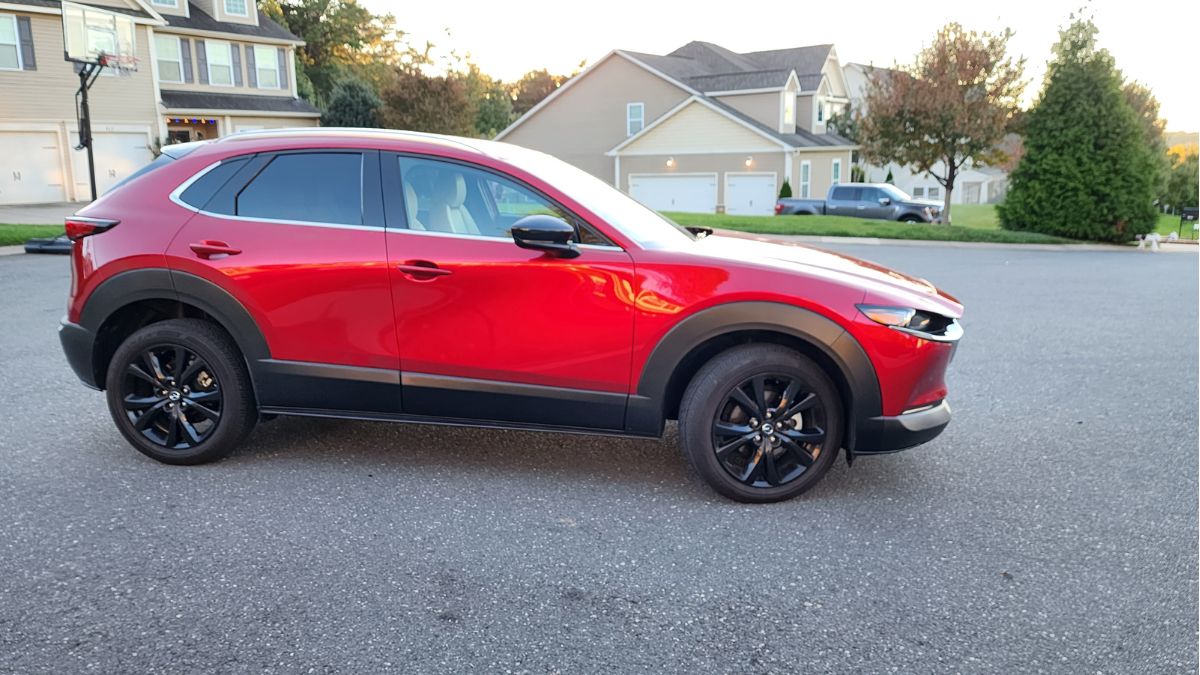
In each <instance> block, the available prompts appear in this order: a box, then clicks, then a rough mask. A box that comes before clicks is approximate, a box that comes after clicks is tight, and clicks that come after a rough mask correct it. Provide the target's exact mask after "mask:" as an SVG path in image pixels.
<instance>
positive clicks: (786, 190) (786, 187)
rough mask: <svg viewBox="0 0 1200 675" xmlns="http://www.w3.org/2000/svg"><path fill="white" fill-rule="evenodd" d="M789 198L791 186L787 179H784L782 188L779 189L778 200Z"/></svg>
mask: <svg viewBox="0 0 1200 675" xmlns="http://www.w3.org/2000/svg"><path fill="white" fill-rule="evenodd" d="M791 196H792V184H791V183H789V182H788V179H786V178H784V179H783V186H782V187H780V188H779V198H780V199H787V198H789V197H791Z"/></svg>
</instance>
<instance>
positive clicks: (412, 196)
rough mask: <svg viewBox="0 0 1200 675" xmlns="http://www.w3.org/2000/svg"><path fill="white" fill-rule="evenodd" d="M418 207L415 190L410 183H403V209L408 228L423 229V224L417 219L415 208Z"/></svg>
mask: <svg viewBox="0 0 1200 675" xmlns="http://www.w3.org/2000/svg"><path fill="white" fill-rule="evenodd" d="M419 207H420V202H419V201H417V191H416V190H414V189H413V186H412V185H409V184H408V183H405V184H404V211H405V213H406V214H407V215H408V229H410V230H424V229H425V225H424V224H423V223H422V222H421V221H420V220H418V219H417V210H418V208H419Z"/></svg>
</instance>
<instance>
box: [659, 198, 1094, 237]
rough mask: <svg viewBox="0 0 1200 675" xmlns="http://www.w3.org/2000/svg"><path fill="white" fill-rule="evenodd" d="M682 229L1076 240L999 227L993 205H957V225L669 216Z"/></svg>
mask: <svg viewBox="0 0 1200 675" xmlns="http://www.w3.org/2000/svg"><path fill="white" fill-rule="evenodd" d="M667 216H669V217H670V218H671V219H672V220H674V221H676V222H678V223H679V224H681V225H696V226H700V227H713V228H723V229H727V230H740V231H742V232H755V233H758V234H804V235H816V236H827V237H876V238H879V239H924V240H932V241H982V242H995V243H1003V244H1076V243H1080V242H1077V241H1075V240H1073V239H1064V238H1062V237H1054V236H1051V235H1048V234H1039V233H1037V232H1012V231H1009V230H1002V229H1000V223H999V222H998V220H997V218H996V208H995V206H993V205H991V204H967V205H961V206H960V205H956V206H955V207H954V209H953V210H952V211H951V217H952V218H953V219H954V224H953V225H929V224H925V223H897V222H892V221H890V220H863V219H860V218H850V217H847V216H730V215H715V214H706V213H705V214H698V213H668V214H667Z"/></svg>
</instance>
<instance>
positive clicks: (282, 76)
mask: <svg viewBox="0 0 1200 675" xmlns="http://www.w3.org/2000/svg"><path fill="white" fill-rule="evenodd" d="M276 54H278V55H279V88H280V89H291V88H292V85H291V84H289V83H288V69H287V50H286V49H284V48H283V47H280V48H279V50H278V51H277V52H276Z"/></svg>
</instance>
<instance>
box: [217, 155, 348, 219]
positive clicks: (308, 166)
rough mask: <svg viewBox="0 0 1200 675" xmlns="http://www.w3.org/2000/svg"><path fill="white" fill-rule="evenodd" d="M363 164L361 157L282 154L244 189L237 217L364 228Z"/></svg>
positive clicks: (240, 196) (238, 202)
mask: <svg viewBox="0 0 1200 675" xmlns="http://www.w3.org/2000/svg"><path fill="white" fill-rule="evenodd" d="M362 163H363V158H362V154H361V153H357V152H313V153H295V154H287V155H279V156H277V157H275V159H273V160H271V163H270V164H268V165H267V166H266V167H265V168H264V169H263V170H262V171H260V172H259V173H258V175H257V176H255V177H254V180H252V181H250V184H249V185H247V186H246V187H244V188H242V191H241V193H239V194H238V196H237V215H239V216H248V217H252V218H268V219H271V220H283V221H290V222H297V221H299V222H312V223H330V224H336V225H362V222H363V218H362Z"/></svg>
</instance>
